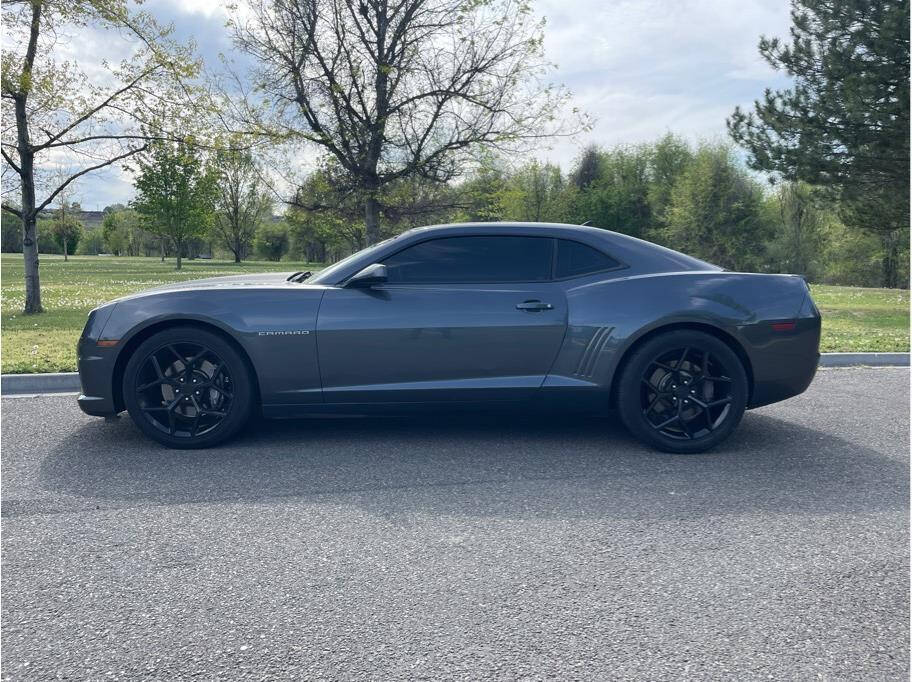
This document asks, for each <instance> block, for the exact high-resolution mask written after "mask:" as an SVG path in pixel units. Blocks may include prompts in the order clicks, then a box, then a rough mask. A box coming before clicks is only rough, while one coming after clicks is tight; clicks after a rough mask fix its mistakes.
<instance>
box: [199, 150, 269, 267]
mask: <svg viewBox="0 0 912 682" xmlns="http://www.w3.org/2000/svg"><path fill="white" fill-rule="evenodd" d="M215 165H216V168H217V169H218V174H219V182H218V193H217V197H216V202H215V204H216V205H215V217H214V222H213V227H212V230H213V232H214V234H215V236H216V237H218V239H219V240H220V241H221V242H222V244H224V245H225V247H226V248H227V249H228V250H229V251H231V253H232V254H234V262H235V263H240V262H241V261H242V260H243V259H244V258H246V257H247V254H248V253H249V251H250V245H251V244H252V243H253V236H254V233H255V232H256V229H257V225H258V224H259V223H260V221H262V220H268V219H269V218H270V217H271V216H270V214H271V211H272V201H271V199H270V198H269V195H268V194H267V193H266V187H265V185H264V183H263V181H262V179H261V176H260V170H259V168H257V165H256V162H255V161H254V159H253V157H252V155H251V154H250V152H248V151H246V150H239V149H234V148H229V149H226V150H222V151H220V152H218V154H216V163H215Z"/></svg>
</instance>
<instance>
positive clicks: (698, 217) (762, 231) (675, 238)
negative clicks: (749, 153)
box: [662, 146, 769, 270]
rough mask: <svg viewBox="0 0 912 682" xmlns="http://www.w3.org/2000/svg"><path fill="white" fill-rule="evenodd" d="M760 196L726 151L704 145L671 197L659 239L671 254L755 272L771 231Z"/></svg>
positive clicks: (681, 176) (730, 152)
mask: <svg viewBox="0 0 912 682" xmlns="http://www.w3.org/2000/svg"><path fill="white" fill-rule="evenodd" d="M762 199H763V192H762V189H761V186H760V185H759V183H758V182H757V181H755V180H754V179H753V178H751V177H750V176H749V175H748V173H747V172H746V171H745V170H744V169H743V168H739V167H738V165H737V164H736V163H735V161H734V159H733V157H732V151H731V149H729V148H728V147H725V146H703V147H701V148H700V149H698V150H697V152H696V153H695V155H694V159H693V161H692V162H691V163H690V164H689V165H688V166H687V168H686V169H685V170H684V171H683V172H682V173H681V175H680V177H679V178H678V181H677V182H676V183H675V186H674V188H673V189H672V192H671V205H670V206H669V210H668V225H667V226H666V227H665V228H664V230H663V232H662V236H663V238H664V240H665V242H666V243H667V245H668V246H670V247H671V248H673V249H678V250H680V251H684V252H685V253H689V254H692V255H694V256H697V257H699V258H704V259H706V260H708V261H710V262H711V263H715V264H716V265H721V266H722V267H725V268H729V269H732V270H754V269H759V268H760V266H761V265H762V264H763V262H764V244H765V243H766V242H767V239H768V236H769V226H768V225H767V224H766V223H765V222H764V221H763V219H762V212H761V201H762Z"/></svg>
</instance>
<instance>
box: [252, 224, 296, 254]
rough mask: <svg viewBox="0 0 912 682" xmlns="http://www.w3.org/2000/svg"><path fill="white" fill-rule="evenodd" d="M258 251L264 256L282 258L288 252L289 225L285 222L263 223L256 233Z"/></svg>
mask: <svg viewBox="0 0 912 682" xmlns="http://www.w3.org/2000/svg"><path fill="white" fill-rule="evenodd" d="M255 248H256V252H257V254H258V255H259V256H261V257H262V258H265V259H266V260H272V261H280V260H282V256H284V255H285V254H286V253H287V252H288V226H287V225H285V224H284V223H263V224H262V225H260V227H259V229H258V230H257V233H256V241H255Z"/></svg>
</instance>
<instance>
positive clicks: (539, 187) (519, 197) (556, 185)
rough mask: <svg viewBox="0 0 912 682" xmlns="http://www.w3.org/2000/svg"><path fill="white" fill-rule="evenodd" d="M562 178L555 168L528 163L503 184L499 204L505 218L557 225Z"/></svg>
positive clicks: (532, 162) (550, 165) (548, 164)
mask: <svg viewBox="0 0 912 682" xmlns="http://www.w3.org/2000/svg"><path fill="white" fill-rule="evenodd" d="M564 186H565V185H564V176H563V174H562V173H561V170H560V168H559V167H558V166H554V165H552V164H550V163H546V164H541V163H539V162H538V161H530V162H529V163H527V164H525V165H524V166H522V167H520V168H519V169H518V170H517V171H516V172H515V173H513V175H512V177H511V178H510V180H509V181H508V182H507V187H506V190H505V196H504V199H503V204H504V208H505V214H506V217H508V218H510V219H512V220H523V221H531V222H560V221H561V220H562V219H563V216H562V215H561V212H562V208H563V206H562V205H561V198H562V196H563V192H564Z"/></svg>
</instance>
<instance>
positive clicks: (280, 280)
mask: <svg viewBox="0 0 912 682" xmlns="http://www.w3.org/2000/svg"><path fill="white" fill-rule="evenodd" d="M292 274H293V273H291V272H257V273H253V274H250V275H226V276H224V277H207V278H206V279H191V280H187V281H186V282H173V283H171V284H163V285H162V286H158V287H153V288H151V289H146V290H145V291H144V292H143V293H148V292H151V291H156V292H157V291H183V290H186V289H221V288H228V287H262V286H267V287H268V286H277V285H282V286H284V285H285V283H286V280H287V279H288V278H289V277H290V276H291V275H292ZM295 286H301V284H298V283H295Z"/></svg>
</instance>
